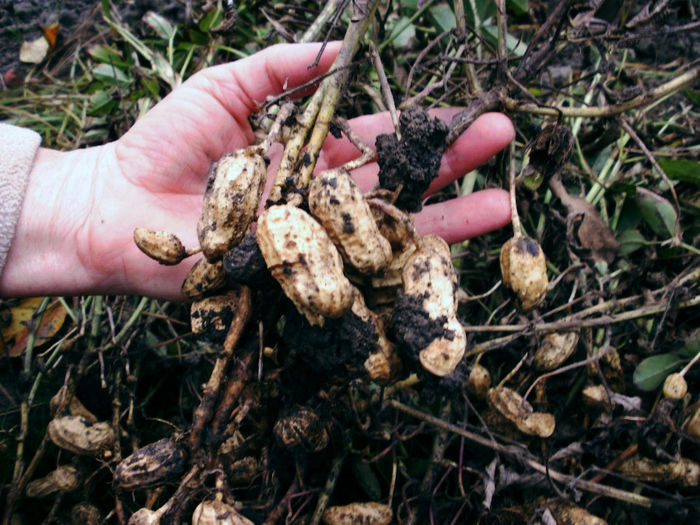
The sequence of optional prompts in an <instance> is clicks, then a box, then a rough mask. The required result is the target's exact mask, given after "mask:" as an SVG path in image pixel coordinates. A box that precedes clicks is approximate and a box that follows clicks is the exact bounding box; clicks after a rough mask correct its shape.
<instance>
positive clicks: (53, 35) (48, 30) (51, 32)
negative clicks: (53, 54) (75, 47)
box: [41, 21, 59, 49]
mask: <svg viewBox="0 0 700 525" xmlns="http://www.w3.org/2000/svg"><path fill="white" fill-rule="evenodd" d="M41 32H42V34H43V35H44V38H46V40H47V41H48V43H49V46H51V49H53V47H54V46H55V45H56V39H57V38H58V33H59V25H58V21H56V22H54V23H52V24H51V25H49V26H47V27H42V28H41Z"/></svg>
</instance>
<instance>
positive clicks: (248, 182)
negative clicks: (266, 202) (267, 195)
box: [197, 147, 267, 262]
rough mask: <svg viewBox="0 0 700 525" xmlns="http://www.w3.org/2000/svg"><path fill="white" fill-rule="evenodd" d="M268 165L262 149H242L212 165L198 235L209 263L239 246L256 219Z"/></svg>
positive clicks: (198, 223) (198, 224)
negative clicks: (260, 150) (261, 151)
mask: <svg viewBox="0 0 700 525" xmlns="http://www.w3.org/2000/svg"><path fill="white" fill-rule="evenodd" d="M266 173H267V166H266V164H265V159H264V158H263V156H262V155H261V153H260V152H259V149H258V148H255V147H249V148H245V149H239V150H237V151H235V152H233V153H230V154H228V155H225V156H223V157H221V159H219V161H218V162H217V163H216V164H215V165H214V166H212V173H211V175H210V176H209V180H208V182H207V188H206V191H205V192H204V205H203V207H202V214H201V216H200V217H199V221H198V222H197V235H198V237H199V244H200V246H201V247H202V252H204V256H205V257H206V258H207V260H208V261H209V262H216V261H219V260H221V258H222V257H223V256H224V254H225V253H226V252H227V251H228V250H229V249H230V248H232V247H233V246H235V245H236V244H238V243H239V242H240V240H241V239H242V238H243V236H244V235H245V233H246V231H247V230H248V226H249V225H250V223H251V222H252V221H253V219H254V218H255V213H256V212H257V209H258V203H259V201H260V197H261V195H262V190H263V187H264V185H265V176H266Z"/></svg>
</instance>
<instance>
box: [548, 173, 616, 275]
mask: <svg viewBox="0 0 700 525" xmlns="http://www.w3.org/2000/svg"><path fill="white" fill-rule="evenodd" d="M549 187H550V188H552V191H553V192H554V193H555V195H556V196H557V197H558V198H559V200H560V201H561V202H562V204H563V205H564V206H566V209H567V211H568V216H567V218H566V222H567V230H568V233H569V234H570V235H571V237H573V239H572V240H571V241H570V242H572V244H574V245H575V246H578V247H580V248H582V249H584V250H588V251H590V254H591V257H592V258H593V260H594V261H595V262H596V263H599V262H601V261H605V262H606V263H608V264H610V263H611V262H612V261H613V260H614V259H615V255H616V254H617V252H618V250H619V249H620V243H619V242H618V241H617V239H616V238H615V235H613V232H612V230H611V229H610V228H609V227H608V225H607V224H605V223H604V222H603V219H601V217H600V214H599V213H598V210H597V209H596V207H595V206H593V205H592V204H591V203H590V202H588V201H587V200H586V199H584V198H582V197H578V196H576V195H570V194H569V193H568V192H567V191H566V188H565V187H564V185H563V184H562V182H561V179H560V178H559V177H558V176H555V177H552V179H551V180H550V181H549Z"/></svg>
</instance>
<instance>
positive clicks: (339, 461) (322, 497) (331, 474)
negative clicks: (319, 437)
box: [309, 440, 350, 525]
mask: <svg viewBox="0 0 700 525" xmlns="http://www.w3.org/2000/svg"><path fill="white" fill-rule="evenodd" d="M347 441H348V443H347V444H346V445H345V446H344V447H343V448H342V450H341V452H340V454H339V455H338V456H336V457H334V458H333V461H332V462H331V467H330V470H329V471H328V477H327V478H326V485H325V486H324V487H323V492H321V493H320V494H319V495H318V501H317V503H316V508H315V509H314V513H313V515H312V516H311V521H310V522H309V523H310V525H318V524H319V523H321V518H322V517H323V513H324V512H325V510H326V507H327V506H328V502H329V501H330V499H331V496H332V495H333V491H334V490H335V485H336V484H337V483H338V478H339V477H340V473H341V471H342V470H343V464H344V463H345V458H346V457H347V456H348V452H349V450H350V445H349V441H350V440H347Z"/></svg>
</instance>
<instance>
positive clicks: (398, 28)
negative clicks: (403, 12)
mask: <svg viewBox="0 0 700 525" xmlns="http://www.w3.org/2000/svg"><path fill="white" fill-rule="evenodd" d="M415 37H416V26H414V25H413V24H412V23H410V22H409V19H408V17H405V16H404V17H402V18H399V19H398V20H397V21H396V23H395V24H394V26H393V27H392V28H391V33H389V38H388V40H389V42H392V43H393V45H394V48H396V49H402V48H406V47H409V46H410V45H411V42H412V41H413V39H414V38H415Z"/></svg>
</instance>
